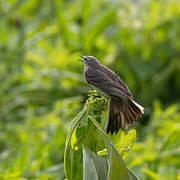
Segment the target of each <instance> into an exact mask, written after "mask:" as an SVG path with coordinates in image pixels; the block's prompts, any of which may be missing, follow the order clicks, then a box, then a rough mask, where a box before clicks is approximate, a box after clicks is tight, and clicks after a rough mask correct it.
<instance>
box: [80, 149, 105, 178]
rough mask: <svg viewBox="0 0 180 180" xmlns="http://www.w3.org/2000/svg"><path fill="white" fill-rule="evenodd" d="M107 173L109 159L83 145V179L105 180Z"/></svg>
mask: <svg viewBox="0 0 180 180" xmlns="http://www.w3.org/2000/svg"><path fill="white" fill-rule="evenodd" d="M107 173H108V161H107V160H106V159H103V158H102V157H100V156H98V155H97V154H96V153H94V152H92V151H91V150H89V149H88V148H87V147H85V146H83V179H84V180H95V179H97V180H105V179H106V178H107ZM94 176H95V177H94Z"/></svg>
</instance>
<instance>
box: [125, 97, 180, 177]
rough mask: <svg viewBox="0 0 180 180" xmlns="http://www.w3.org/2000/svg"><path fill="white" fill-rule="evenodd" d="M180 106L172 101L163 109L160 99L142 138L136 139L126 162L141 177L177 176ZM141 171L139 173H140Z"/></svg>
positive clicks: (179, 156)
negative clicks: (139, 140)
mask: <svg viewBox="0 0 180 180" xmlns="http://www.w3.org/2000/svg"><path fill="white" fill-rule="evenodd" d="M179 120H180V107H179V106H178V105H172V106H170V107H168V108H166V109H165V110H162V107H161V104H160V102H159V101H156V102H155V103H154V113H153V116H152V119H151V123H150V125H149V127H147V128H146V131H145V134H144V136H145V137H146V138H145V139H144V141H143V142H137V143H136V144H135V146H134V147H133V148H132V151H131V153H130V154H129V156H128V158H127V164H128V166H129V167H130V168H132V169H133V170H134V171H135V172H139V174H138V175H140V176H141V178H142V179H154V180H158V179H159V180H160V179H176V178H177V176H178V173H179V169H180V161H179V160H180V153H179V152H180V141H179V136H180V121H179ZM140 172H141V173H140Z"/></svg>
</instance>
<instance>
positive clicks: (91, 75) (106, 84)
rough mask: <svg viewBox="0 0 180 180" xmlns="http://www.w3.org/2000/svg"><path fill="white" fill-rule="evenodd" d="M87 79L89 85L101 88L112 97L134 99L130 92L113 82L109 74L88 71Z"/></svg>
mask: <svg viewBox="0 0 180 180" xmlns="http://www.w3.org/2000/svg"><path fill="white" fill-rule="evenodd" d="M85 78H86V80H87V82H88V83H89V84H91V85H93V86H95V87H97V88H99V89H100V90H101V91H103V92H105V93H107V94H109V95H110V96H118V97H127V98H131V97H132V95H131V93H130V92H129V91H127V90H126V89H125V88H123V87H122V86H121V85H120V84H119V83H118V82H116V81H114V80H112V78H111V77H110V76H109V75H108V74H106V73H104V72H102V71H99V70H94V69H88V70H87V71H86V72H85Z"/></svg>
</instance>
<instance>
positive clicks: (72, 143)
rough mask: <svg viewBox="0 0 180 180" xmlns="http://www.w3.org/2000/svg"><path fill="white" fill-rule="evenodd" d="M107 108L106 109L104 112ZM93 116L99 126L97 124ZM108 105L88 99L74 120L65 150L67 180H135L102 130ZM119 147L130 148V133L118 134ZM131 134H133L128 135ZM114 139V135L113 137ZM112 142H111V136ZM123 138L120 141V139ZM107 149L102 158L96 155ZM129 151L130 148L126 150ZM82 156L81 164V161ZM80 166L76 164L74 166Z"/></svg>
mask: <svg viewBox="0 0 180 180" xmlns="http://www.w3.org/2000/svg"><path fill="white" fill-rule="evenodd" d="M103 107H106V108H103ZM92 115H96V116H95V117H97V118H98V116H99V117H100V119H98V120H99V121H100V122H99V123H98V122H97V121H96V120H95V119H94V118H93V117H92ZM107 115H108V114H107V103H106V101H105V99H104V98H96V99H93V96H92V97H90V98H89V99H88V101H87V103H86V106H85V107H84V108H83V110H82V111H81V112H80V113H79V115H78V116H77V117H76V118H75V119H74V120H73V122H72V125H71V127H70V130H69V132H68V135H67V141H66V149H65V159H64V162H65V172H66V177H67V179H69V180H71V179H73V180H76V179H77V180H78V179H84V180H98V179H99V180H105V179H108V180H110V179H119V180H123V179H126V180H130V179H134V180H137V179H138V178H136V176H135V175H134V174H133V173H132V172H130V170H128V168H127V167H126V166H125V163H124V161H123V159H122V157H121V156H120V154H119V152H118V150H117V149H116V148H115V147H114V146H113V144H112V142H111V141H110V139H109V138H108V136H107V135H106V133H105V132H104V131H103V130H102V129H104V128H105V126H104V122H106V119H107ZM119 134H120V136H119V139H120V140H121V141H119V147H120V146H121V147H122V149H125V148H126V147H125V146H123V145H124V144H125V143H126V145H127V144H128V143H129V144H132V142H131V141H133V139H134V138H131V137H132V136H131V135H130V133H129V134H128V135H127V136H125V137H124V134H123V133H122V132H120V133H119ZM131 134H132V133H131ZM114 135H115V134H114ZM109 136H112V137H111V139H113V137H115V136H113V135H109ZM122 136H123V137H122ZM122 139H123V140H124V139H131V141H126V142H125V143H124V142H122ZM104 147H106V149H107V150H106V154H104V153H103V154H101V155H103V156H104V157H103V158H102V157H101V156H98V155H97V154H98V151H102V149H104ZM129 150H130V147H129ZM82 152H83V160H82ZM77 162H79V163H77Z"/></svg>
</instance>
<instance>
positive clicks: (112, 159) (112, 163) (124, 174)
mask: <svg viewBox="0 0 180 180" xmlns="http://www.w3.org/2000/svg"><path fill="white" fill-rule="evenodd" d="M89 118H90V119H91V121H92V122H93V124H94V125H95V126H96V127H97V128H98V129H99V131H100V132H101V135H102V137H103V138H104V141H105V143H106V146H107V150H108V162H109V171H108V178H107V179H108V180H111V179H118V180H130V174H129V172H128V169H127V167H126V165H125V163H124V161H123V159H122V157H121V156H120V154H119V152H118V151H117V149H116V148H115V147H114V146H113V145H112V143H111V141H110V140H109V138H108V136H107V135H106V134H105V132H104V131H103V130H102V129H101V127H100V125H99V124H98V123H97V122H96V120H95V119H93V118H92V117H89Z"/></svg>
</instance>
